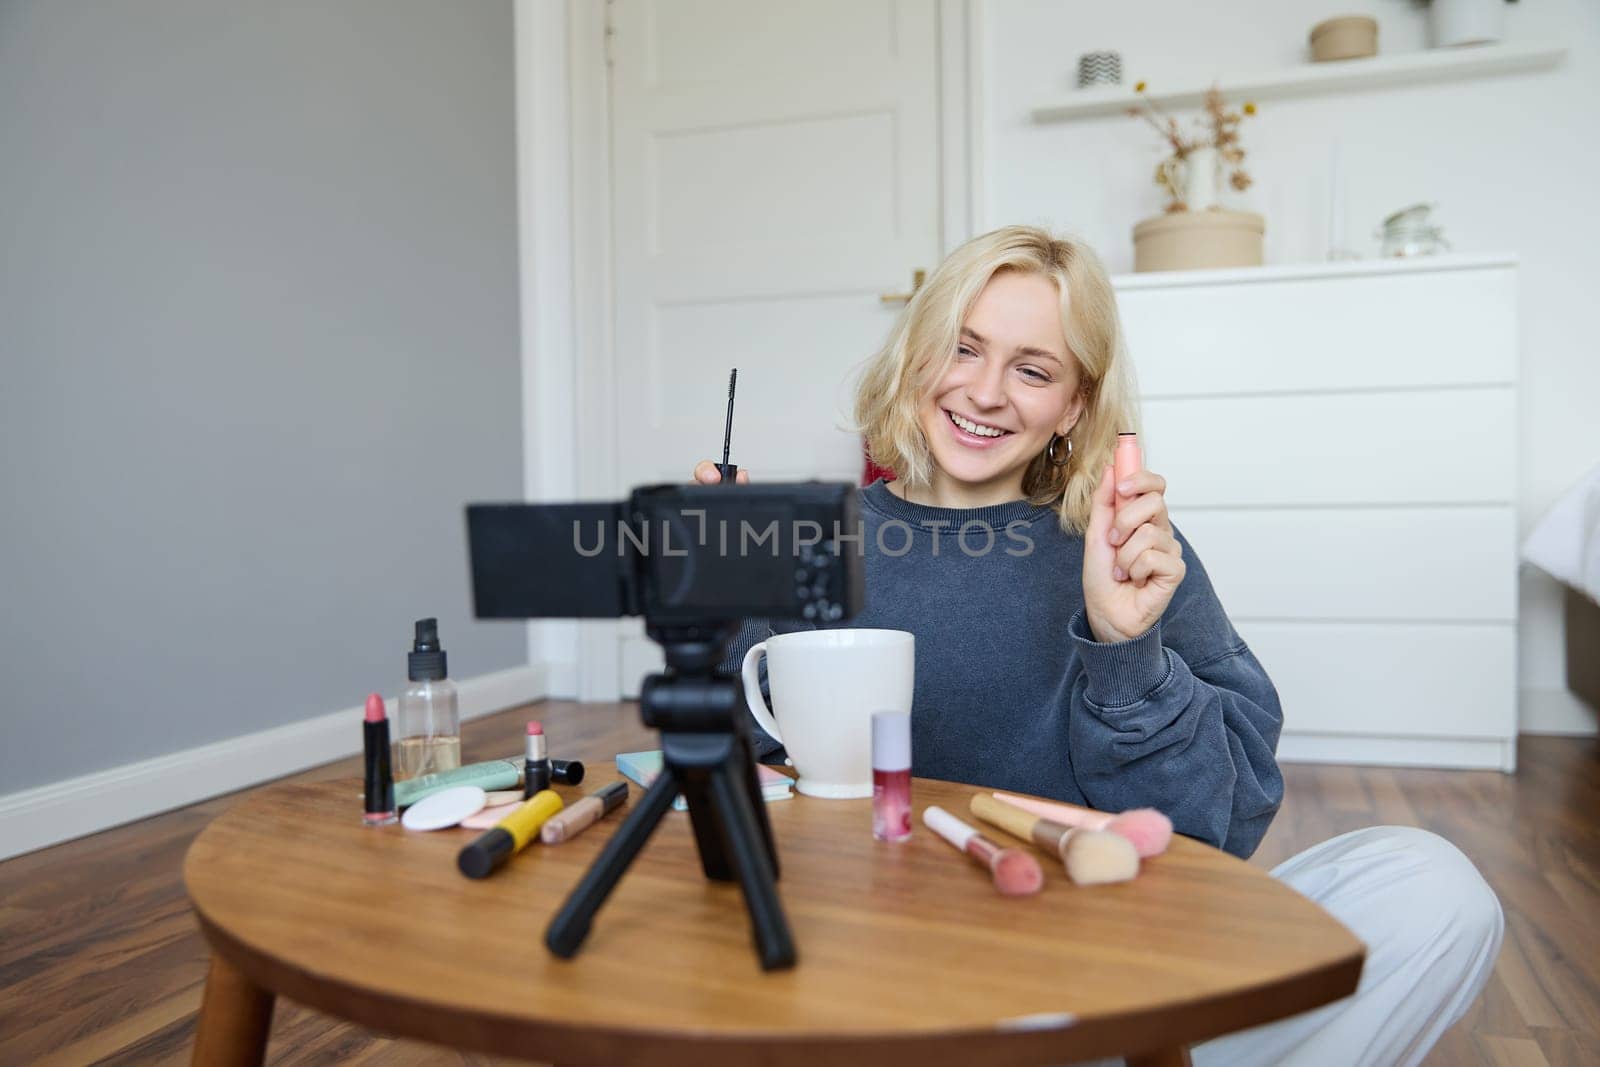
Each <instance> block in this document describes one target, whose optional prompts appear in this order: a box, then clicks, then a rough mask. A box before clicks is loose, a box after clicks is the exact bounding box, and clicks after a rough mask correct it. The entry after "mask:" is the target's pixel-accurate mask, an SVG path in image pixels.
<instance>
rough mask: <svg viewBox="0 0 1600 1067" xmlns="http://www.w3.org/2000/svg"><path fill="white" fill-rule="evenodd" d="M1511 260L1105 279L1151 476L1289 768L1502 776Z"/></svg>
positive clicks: (1513, 617)
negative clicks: (1133, 372)
mask: <svg viewBox="0 0 1600 1067" xmlns="http://www.w3.org/2000/svg"><path fill="white" fill-rule="evenodd" d="M1516 275H1517V270H1516V261H1515V259H1514V258H1511V257H1503V256H1502V257H1464V256H1452V257H1439V258H1433V259H1427V260H1414V261H1378V262H1368V263H1354V264H1329V265H1325V266H1324V265H1309V266H1304V267H1266V268H1254V269H1247V270H1229V271H1197V272H1185V273H1174V274H1157V275H1126V276H1122V277H1119V278H1117V279H1116V285H1117V291H1118V299H1119V302H1120V305H1121V311H1122V317H1123V322H1124V325H1125V327H1126V331H1127V337H1128V347H1129V351H1130V352H1131V353H1132V355H1133V357H1134V363H1135V366H1136V367H1137V369H1138V373H1139V385H1140V391H1141V395H1142V397H1143V401H1144V408H1143V410H1144V426H1145V454H1146V460H1147V463H1148V464H1149V466H1150V467H1151V469H1153V470H1156V471H1159V472H1160V473H1161V474H1163V475H1165V476H1166V478H1167V479H1168V482H1169V488H1168V502H1169V505H1170V507H1171V511H1172V515H1173V518H1174V521H1175V522H1176V523H1177V525H1178V527H1179V528H1180V529H1181V530H1182V531H1183V532H1184V534H1185V536H1187V537H1188V538H1189V540H1190V541H1191V542H1192V543H1193V545H1194V548H1195V551H1196V552H1197V553H1198V554H1199V556H1200V558H1201V559H1202V560H1203V561H1204V563H1205V566H1206V569H1207V571H1208V572H1209V573H1210V575H1211V577H1212V581H1213V583H1214V584H1215V586H1216V589H1217V593H1218V595H1219V596H1220V597H1221V599H1222V603H1223V606H1224V607H1225V608H1226V609H1227V610H1228V613H1229V615H1230V616H1231V617H1232V619H1233V621H1234V625H1235V626H1236V627H1237V628H1238V630H1239V632H1240V634H1241V635H1242V636H1243V637H1244V639H1245V640H1246V641H1247V642H1248V643H1249V644H1250V646H1251V647H1252V649H1254V651H1255V653H1256V655H1257V656H1258V657H1259V658H1260V659H1261V662H1262V663H1263V664H1264V665H1265V666H1266V668H1267V671H1268V673H1269V674H1270V675H1271V676H1272V678H1273V681H1274V682H1275V683H1276V684H1277V686H1278V691H1279V694H1280V696H1281V697H1282V700H1283V706H1284V720H1285V721H1284V735H1283V740H1282V743H1281V744H1280V747H1279V753H1280V755H1281V756H1282V757H1283V758H1284V759H1287V760H1295V759H1304V760H1317V761H1334V762H1366V763H1391V764H1404V765H1416V766H1447V767H1494V768H1500V769H1503V770H1508V771H1509V770H1511V769H1513V767H1514V766H1515V761H1516V724H1517V700H1516V697H1517V684H1516V671H1517V649H1516V642H1517V589H1516V575H1517V525H1516V502H1517V462H1516V450H1517V297H1516Z"/></svg>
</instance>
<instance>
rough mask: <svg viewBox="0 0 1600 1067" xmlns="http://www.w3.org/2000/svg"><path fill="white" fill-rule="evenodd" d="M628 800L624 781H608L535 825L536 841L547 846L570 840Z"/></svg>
mask: <svg viewBox="0 0 1600 1067" xmlns="http://www.w3.org/2000/svg"><path fill="white" fill-rule="evenodd" d="M626 799H628V783H627V782H612V783H611V784H610V785H603V786H601V787H600V788H599V789H596V790H595V791H594V792H593V793H590V794H589V795H588V796H586V797H584V798H583V799H582V800H580V801H578V802H577V803H576V804H574V805H572V807H570V808H567V809H566V810H565V811H563V812H561V814H559V815H555V816H553V817H552V818H551V819H550V821H549V822H547V823H545V824H544V826H542V827H540V828H539V840H540V841H543V842H544V843H545V844H547V845H559V844H561V842H563V841H570V840H572V839H573V838H574V837H577V836H578V835H579V834H581V833H583V832H584V831H585V830H587V829H588V828H589V827H591V826H593V825H594V824H595V823H597V822H599V821H600V820H601V819H602V818H604V817H605V816H607V815H609V814H611V813H612V812H613V811H616V810H617V809H618V808H620V807H621V806H622V802H623V801H624V800H626Z"/></svg>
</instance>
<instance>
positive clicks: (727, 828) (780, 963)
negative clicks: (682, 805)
mask: <svg viewBox="0 0 1600 1067" xmlns="http://www.w3.org/2000/svg"><path fill="white" fill-rule="evenodd" d="M736 773H738V772H737V771H736V770H735V768H734V767H733V766H732V765H731V764H727V763H724V764H723V765H722V766H720V767H717V768H715V769H714V770H712V772H711V780H710V783H709V784H710V787H711V804H712V809H713V810H714V811H717V812H718V813H720V815H721V817H722V822H723V832H724V834H725V836H726V839H727V845H726V851H727V853H728V857H729V859H730V860H731V861H732V862H733V868H734V870H735V871H736V872H737V873H738V876H739V884H740V886H742V887H743V889H744V903H745V907H747V908H749V909H750V926H751V931H752V933H754V935H755V939H756V953H757V955H758V956H760V958H761V969H762V970H765V971H772V970H778V969H780V968H783V967H793V966H794V962H795V949H794V938H793V936H792V935H791V934H790V933H789V921H788V919H786V918H785V917H784V914H783V904H782V902H781V901H779V900H778V885H777V882H776V881H775V880H774V878H773V873H772V865H771V864H770V863H769V862H768V860H767V849H766V846H765V842H764V841H763V839H762V836H761V831H760V829H759V828H758V824H757V823H756V813H755V812H754V811H753V810H751V807H750V796H749V794H748V793H747V792H746V791H745V789H744V783H743V782H740V781H735V779H734V775H735V774H736Z"/></svg>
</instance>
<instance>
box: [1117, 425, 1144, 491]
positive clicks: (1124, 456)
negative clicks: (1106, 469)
mask: <svg viewBox="0 0 1600 1067" xmlns="http://www.w3.org/2000/svg"><path fill="white" fill-rule="evenodd" d="M1112 468H1113V470H1112V477H1114V478H1115V479H1116V484H1118V485H1121V484H1122V483H1123V482H1124V481H1125V480H1126V479H1128V478H1131V477H1133V476H1134V475H1135V474H1138V473H1139V472H1140V471H1142V470H1144V453H1143V451H1142V450H1141V449H1140V448H1139V435H1138V434H1136V433H1119V434H1117V454H1116V458H1115V459H1114V460H1113V461H1112ZM1115 499H1116V501H1117V503H1118V504H1119V505H1120V504H1121V502H1122V498H1121V497H1120V496H1118V497H1116V498H1115Z"/></svg>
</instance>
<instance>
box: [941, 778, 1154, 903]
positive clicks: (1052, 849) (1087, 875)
mask: <svg viewBox="0 0 1600 1067" xmlns="http://www.w3.org/2000/svg"><path fill="white" fill-rule="evenodd" d="M971 807H972V814H974V815H976V816H977V817H978V818H980V819H982V820H983V821H984V822H986V823H989V824H990V825H992V826H998V827H1000V829H1002V830H1004V831H1005V832H1006V833H1008V834H1010V835H1012V836H1013V837H1020V838H1022V839H1023V840H1024V841H1032V842H1033V843H1034V844H1036V845H1038V846H1039V847H1040V848H1042V849H1044V850H1045V851H1046V852H1049V853H1052V854H1054V855H1057V856H1060V857H1061V862H1062V864H1063V865H1064V866H1065V867H1066V868H1067V877H1068V878H1071V879H1072V880H1073V881H1074V882H1076V883H1077V884H1078V885H1104V884H1106V883H1108V882H1129V881H1132V880H1133V877H1134V875H1136V874H1138V873H1139V853H1138V852H1137V851H1135V850H1134V847H1133V844H1132V842H1130V841H1129V840H1128V839H1127V838H1126V837H1121V836H1119V835H1117V834H1114V833H1112V832H1111V831H1109V830H1078V829H1074V828H1073V827H1071V826H1064V825H1062V824H1061V823H1058V822H1051V821H1050V820H1049V819H1041V818H1039V817H1038V816H1037V815H1029V814H1028V813H1027V812H1025V811H1023V810H1022V809H1021V808H1013V807H1012V806H1011V805H1009V804H1002V803H1000V802H999V801H998V800H996V799H995V798H994V797H992V796H989V795H988V794H987V793H979V794H978V795H977V796H975V797H973V798H972V803H971Z"/></svg>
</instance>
